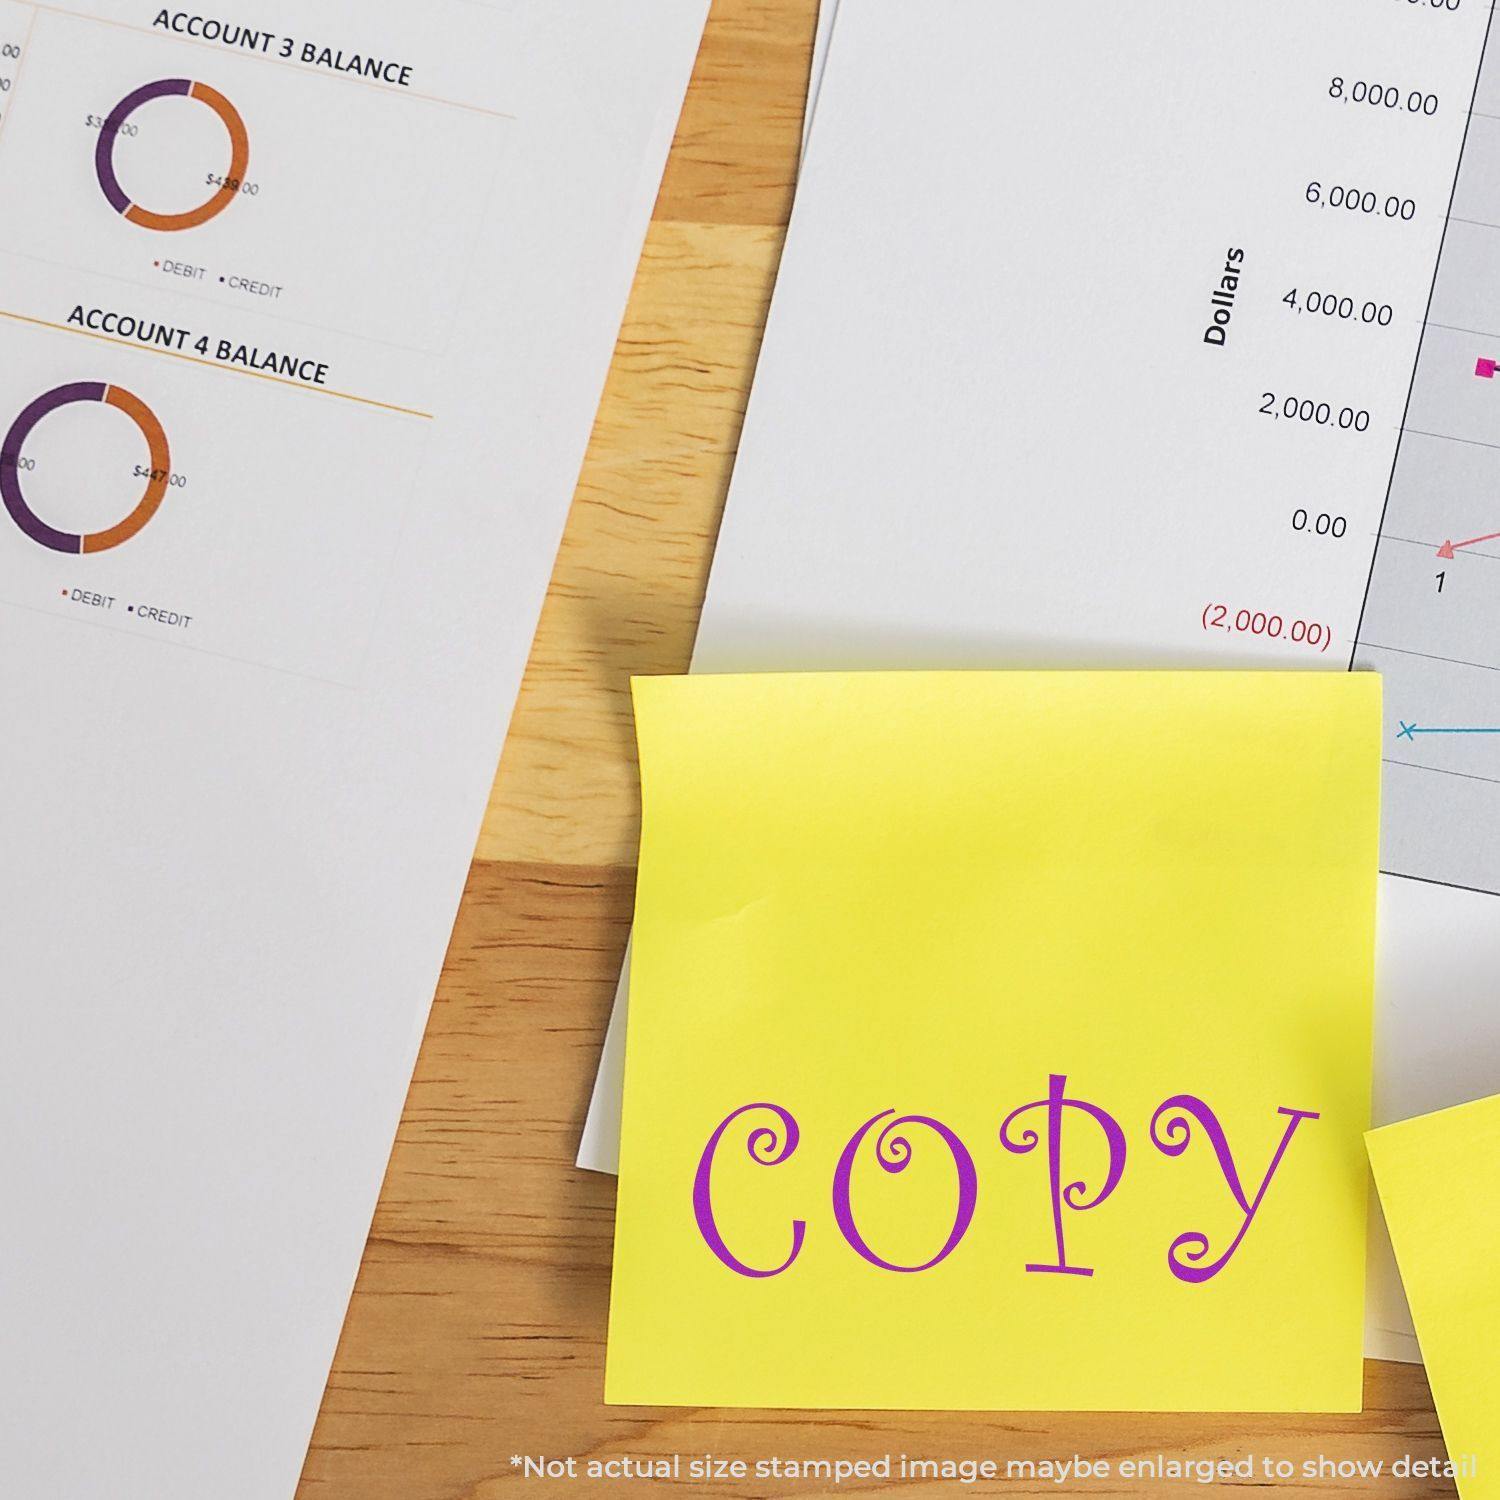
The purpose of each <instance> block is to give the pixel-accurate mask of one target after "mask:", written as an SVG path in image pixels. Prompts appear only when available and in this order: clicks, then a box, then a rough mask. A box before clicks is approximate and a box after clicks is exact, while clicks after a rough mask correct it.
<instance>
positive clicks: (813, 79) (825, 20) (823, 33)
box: [802, 0, 839, 154]
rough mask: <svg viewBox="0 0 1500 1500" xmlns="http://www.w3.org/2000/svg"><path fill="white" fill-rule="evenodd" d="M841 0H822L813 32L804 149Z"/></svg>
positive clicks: (805, 112)
mask: <svg viewBox="0 0 1500 1500" xmlns="http://www.w3.org/2000/svg"><path fill="white" fill-rule="evenodd" d="M838 13H839V0H820V4H819V6H818V26H817V30H816V31H815V32H814V33H813V51H812V65H811V67H810V68H809V69H808V75H807V104H806V105H805V106H804V107H803V111H802V150H803V152H804V154H805V153H806V151H807V143H808V142H809V141H810V140H811V139H812V128H813V116H814V115H815V114H816V113H817V108H818V91H819V90H820V89H821V88H822V87H823V68H824V66H825V65H826V63H827V62H828V44H829V42H830V41H832V39H833V23H834V21H835V20H836V19H837V18H838Z"/></svg>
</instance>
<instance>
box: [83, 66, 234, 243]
mask: <svg viewBox="0 0 1500 1500" xmlns="http://www.w3.org/2000/svg"><path fill="white" fill-rule="evenodd" d="M176 97H185V98H188V99H197V100H198V101H199V102H200V103H203V104H206V105H207V106H208V107H209V108H210V109H211V110H213V112H214V113H215V114H216V115H218V117H219V119H220V120H222V121H223V122H224V128H225V130H227V131H228V132H229V170H228V172H227V173H225V176H224V185H223V186H222V187H221V188H219V190H218V191H217V192H216V193H215V194H214V195H213V196H212V197H211V198H209V199H208V200H207V201H206V202H204V203H200V204H199V205H198V207H197V208H191V209H188V210H187V211H186V212H185V213H180V214H159V213H156V212H154V211H153V210H151V209H149V208H143V207H142V206H141V205H140V204H139V203H132V202H131V200H130V198H129V196H128V195H127V194H126V192H125V190H124V188H122V187H121V186H120V179H119V178H118V176H116V174H115V142H116V140H117V139H118V137H119V134H120V127H121V126H122V125H124V124H125V122H126V121H127V120H128V119H129V118H130V117H131V115H133V114H134V113H135V112H136V110H138V109H139V108H140V107H141V106H142V105H143V104H149V103H150V102H151V101H152V100H153V99H170V98H176ZM249 166H250V134H249V132H248V131H247V130H246V129H245V122H244V120H243V119H242V118H241V117H240V112H239V111H238V110H237V109H236V108H235V107H234V105H232V104H231V103H230V102H229V100H228V99H226V98H225V97H224V95H223V94H221V93H220V92H219V91H218V90H217V89H213V88H210V87H209V86H208V85H207V84H206V83H195V82H194V81H193V80H192V79H190V78H161V79H158V80H157V81H156V82H155V83H147V84H143V85H142V86H141V87H140V88H138V89H136V90H135V91H134V92H133V93H129V94H126V96H125V97H124V98H123V99H121V100H120V102H119V103H118V104H117V105H115V107H114V108H113V109H112V110H111V111H110V112H109V116H108V118H107V119H106V120H105V122H104V125H103V128H102V129H101V130H100V131H99V144H98V145H97V146H96V147H95V148H94V170H95V171H96V172H97V173H98V176H99V187H100V188H101V190H102V191H103V193H104V196H105V197H106V198H107V199H108V200H109V203H110V207H112V208H113V209H114V210H115V212H116V213H118V214H122V215H123V216H124V217H125V218H127V219H129V220H130V222H131V223H132V224H139V225H140V226H141V227H142V228H143V229H159V230H164V231H167V232H171V231H174V230H179V229H196V228H197V227H198V226H199V225H200V224H206V223H208V221H209V220H210V219H212V218H215V217H216V216H217V215H219V214H221V213H223V212H224V210H225V209H226V208H228V207H229V205H230V204H231V203H233V202H234V200H235V198H236V197H237V196H238V195H239V191H240V185H241V184H242V183H243V182H244V180H245V173H246V171H247V170H248V169H249Z"/></svg>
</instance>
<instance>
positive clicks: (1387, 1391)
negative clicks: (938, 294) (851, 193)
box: [299, 0, 1452, 1500]
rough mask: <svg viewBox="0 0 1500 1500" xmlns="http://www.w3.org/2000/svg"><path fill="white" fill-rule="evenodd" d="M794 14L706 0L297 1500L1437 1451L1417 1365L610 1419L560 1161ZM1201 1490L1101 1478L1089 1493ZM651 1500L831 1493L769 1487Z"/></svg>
mask: <svg viewBox="0 0 1500 1500" xmlns="http://www.w3.org/2000/svg"><path fill="white" fill-rule="evenodd" d="M815 12H816V5H815V0H715V4H714V7H713V16H712V19H711V21H710V23H709V27H708V31H707V34H706V36H705V38H704V43H703V50H702V53H701V55H700V58H699V61H698V67H697V72H696V75H695V77H694V80H693V85H692V89H691V92H690V94H689V96H688V101H687V107H686V110H685V112H684V114H683V118H682V123H681V127H680V129H679V132H678V135H677V141H676V144H675V146H674V148H673V152H672V158H671V162H670V164H669V166H668V168H667V173H666V179H665V182H664V184H663V187H662V191H661V196H660V199H659V201H658V203H657V205H656V212H655V216H654V221H653V223H652V226H651V232H650V235H649V237H648V239H647V241H646V247H645V254H644V257H643V259H642V261H641V267H640V273H639V276H638V278H637V281H636V285H635V291H634V294H633V296H632V299H631V303H630V309H629V312H628V314H627V316H626V319H625V324H624V328H623V330H622V332H621V335H620V341H619V345H618V347H617V349H616V353H615V360H614V366H613V368H612V370H611V372H610V377H609V382H608V386H607V388H606V390H605V393H604V400H603V404H602V406H601V408H600V411H599V415H598V419H597V422H596V424H595V428H594V434H593V441H592V445H591V447H590V450H589V455H588V461H587V464H586V466H585V468H584V472H583V476H582V481H581V483H580V485H579V488H578V493H577V497H576V499H575V501H574V504H573V510H572V515H571V517H570V520H569V524H568V529H567V535H566V537H565V539H564V541H563V545H562V551H561V553H560V555H559V558H558V562H557V567H556V571H555V573H554V575H553V579H552V586H551V591H550V594H549V596H548V600H547V605H546V609H545V610H544V612H543V615H542V620H541V627H540V629H539V631H538V633H537V638H536V644H535V647H534V649H533V651H532V655H531V664H530V668H529V671H528V675H527V678H526V684H525V687H524V689H523V691H522V693H521V699H520V704H519V707H518V709H517V712H516V716H515V721H514V724H513V727H512V729H511V733H510V739H509V742H508V743H507V745H506V747H505V754H504V758H503V759H502V761H501V765H500V771H499V776H498V778H497V780H496V783H495V789H494V793H493V796H492V799H491V802H490V808H489V814H488V817H487V819H486V821H485V826H484V832H483V834H482V835H481V837H480V840H479V845H478V849H477V851H476V859H475V863H474V867H473V870H472V872H471V874H470V877H469V884H468V891H467V894H466V896H465V899H464V904H463V909H462V911H461V912H460V914H459V918H458V925H457V928H456V930H455V932H454V935H453V943H452V947H451V949H450V951H449V954H448V962H447V967H446V969H445V971H444V975H443V980H442V985H441V987H440V988H439V991H438V995H437V1003H436V1006H435V1007H434V1009H433V1013H432V1021H431V1024H430V1026H429V1027H428V1031H427V1039H426V1043H425V1046H424V1047H423V1051H422V1056H421V1061H420V1062H419V1064H418V1066H417V1072H416V1079H415V1082H414V1083H413V1085H412V1090H411V1095H410V1098H409V1099H408V1101H407V1107H406V1113H405V1118H404V1119H403V1122H402V1125H401V1132H400V1136H399V1139H398V1141H397V1143H396V1149H395V1154H394V1156H393V1158H392V1161H391V1165H390V1171H389V1173H388V1175H387V1178H386V1183H385V1190H384V1193H383V1195H382V1197H381V1201H380V1208H379V1211H378V1213H377V1214H376V1217H375V1223H374V1228H373V1231H372V1233H371V1236H370V1241H369V1244H368V1246H367V1248H366V1251H365V1257H364V1264H363V1267H362V1269H361V1272H360V1278H359V1285H358V1288H357V1290H356V1292H355V1294H354V1301H353V1303H352V1305H351V1307H350V1310H349V1317H348V1321H347V1324H346V1326H345V1329H344V1335H343V1340H342V1342H341V1344H340V1347H339V1352H338V1358H337V1361H336V1363H335V1365H334V1370H333V1377H332V1380H331V1381H330V1383H329V1387H328V1392H327V1396H326V1398H325V1400H324V1403H323V1411H322V1415H321V1417H320V1419H319V1422H318V1427H317V1432H316V1436H315V1438H314V1441H313V1446H312V1451H311V1453H310V1455H309V1458H308V1461H307V1467H306V1471H305V1473H304V1477H303V1482H302V1487H301V1490H300V1492H299V1495H300V1500H495V1497H499V1496H502V1495H511V1494H519V1493H525V1494H528V1495H533V1494H535V1495H543V1494H554V1493H555V1494H570V1495H577V1496H587V1495H591V1494H595V1493H598V1492H599V1491H600V1489H601V1488H602V1486H591V1485H589V1484H587V1483H586V1482H584V1481H579V1482H576V1483H572V1484H568V1483H557V1484H552V1483H549V1482H547V1481H543V1480H536V1479H532V1480H530V1481H527V1480H525V1479H524V1478H523V1477H522V1475H521V1473H520V1471H518V1470H516V1469H514V1468H512V1466H511V1462H510V1460H511V1457H512V1455H515V1454H547V1455H550V1456H556V1457H564V1456H567V1455H570V1454H571V1455H578V1456H580V1457H583V1456H604V1455H612V1454H631V1455H635V1456H643V1457H644V1456H651V1455H657V1454H670V1453H672V1452H674V1451H681V1452H684V1453H714V1454H718V1455H723V1456H736V1455H738V1456H743V1457H746V1458H750V1459H754V1458H756V1457H760V1456H766V1455H772V1454H780V1455H784V1456H789V1457H829V1458H836V1457H866V1458H872V1457H878V1456H880V1455H881V1454H884V1453H886V1452H888V1451H889V1452H893V1453H902V1452H905V1453H909V1454H913V1455H922V1456H928V1457H937V1458H941V1457H964V1456H977V1457H983V1456H992V1457H999V1458H1002V1459H1003V1458H1027V1457H1030V1458H1044V1457H1064V1456H1071V1455H1072V1454H1074V1453H1075V1452H1076V1453H1080V1454H1083V1455H1086V1456H1103V1457H1109V1458H1112V1459H1118V1458H1121V1457H1125V1456H1129V1455H1139V1454H1156V1453H1158V1452H1160V1453H1165V1454H1168V1455H1177V1456H1182V1457H1198V1458H1201V1457H1222V1456H1234V1455H1239V1454H1244V1453H1246V1452H1252V1453H1255V1454H1257V1455H1263V1456H1274V1457H1279V1458H1285V1459H1292V1460H1294V1461H1296V1462H1297V1464H1298V1465H1299V1466H1300V1464H1301V1462H1302V1461H1303V1460H1304V1459H1306V1458H1315V1457H1316V1456H1318V1455H1320V1454H1326V1455H1328V1456H1330V1457H1333V1458H1342V1459H1360V1458H1364V1459H1375V1458H1383V1459H1385V1460H1386V1461H1387V1462H1388V1463H1389V1462H1390V1461H1392V1460H1394V1459H1396V1458H1399V1457H1400V1456H1401V1455H1403V1454H1406V1453H1414V1454H1420V1455H1438V1454H1441V1452H1442V1443H1441V1438H1440V1437H1439V1435H1438V1429H1437V1422H1436V1419H1435V1418H1434V1416H1433V1412H1432V1405H1431V1400H1430V1397H1429V1395H1428V1391H1427V1385H1426V1382H1425V1380H1424V1378H1423V1375H1422V1372H1421V1370H1420V1369H1417V1368H1412V1367H1407V1366H1400V1365H1384V1364H1374V1363H1372V1364H1370V1365H1369V1366H1368V1367H1367V1378H1366V1385H1365V1404H1366V1411H1365V1413H1364V1415H1363V1416H1358V1417H1301V1418H1291V1419H1288V1418H1285V1417H1281V1418H1270V1419H1266V1418H1258V1419H1255V1418H1252V1419H1240V1418H1225V1417H1213V1416H1183V1417H1153V1416H1117V1417H1074V1416H1036V1415H1030V1416H1025V1417H1006V1416H975V1415H949V1414H928V1415H914V1416H902V1415H892V1416H881V1417H878V1418H872V1417H864V1416H859V1415H853V1414H841V1413H833V1414H827V1415H822V1414H800V1415H799V1414H790V1415H788V1414H775V1413H764V1412H724V1411H680V1410H672V1411H661V1410H644V1409H642V1410H637V1409H628V1408H620V1407H612V1408H608V1407H605V1406H604V1405H603V1403H602V1400H601V1393H602V1386H603V1369H604V1330H605V1319H606V1312H607V1308H608V1298H609V1265H610V1242H611V1232H612V1225H613V1211H614V1184H613V1181H612V1179H607V1178H603V1177H598V1176H595V1175H593V1174H590V1173H587V1172H580V1171H578V1170H577V1169H576V1168H575V1167H574V1166H573V1165H572V1162H573V1155H574V1151H575V1149H576V1146H577V1142H578V1133H579V1128H580V1124H581V1122H582V1119H583V1113H584V1107H585V1103H586V1101H587V1098H588V1093H589V1088H590V1085H591V1082H592V1079H593V1076H594V1066H595V1062H596V1060H597V1057H598V1053H599V1045H600V1041H601V1038H602V1037H603V1034H604V1025H605V1020H606V1017H607V1016H608V1013H609V1007H610V1002H611V999H612V997H613V993H614V985H615V977H616V973H617V971H618V967H619V962H620V956H621V953H622V951H623V949H624V946H625V937H626V930H627V927H628V924H629V917H630V902H631V893H632V883H633V866H634V859H635V841H636V818H637V809H636V785H635V763H634V755H633V751H632V735H631V723H630V712H629V701H628V689H627V684H628V681H629V678H630V676H631V674H632V673H640V672H680V671H682V670H684V669H685V668H686V666H687V663H688V657H689V654H690V651H691V647H692V640H693V633H694V629H695V625H696V621H697V616H698V610H699V608H700V605H701V603H702V599H703V590H704V585H705V582H706V580H707V575H708V566H709V561H710V558H711V556H712V551H713V539H714V535H715V532H716V530H717V526H718V519H719V513H720V509H721V507H722V505H723V500H724V493H725V489H726V486H727V484H728V480H729V473H730V467H731V464H732V462H733V457H734V451H735V446H736V443H737V441H738V437H739V429H740V421H741V417H742V415H743V412H744V406H745V399H746V394H747V392H748V390H749V386H750V379H751V375H752V373H753V370H754V364H755V357H756V352H757V350H758V347H759V342H760V335H761V330H762V326H763V324H764V320H765V314H766V308H767V304H768V302H769V299H770V294H771V287H772V281H773V278H774V276H775V271H776V265H777V260H778V257H779V255H780V250H781V241H782V234H783V230H784V227H785V224H786V219H787V214H788V211H789V209H790V206H791V199H792V188H793V183H794V180H795V174H796V164H797V154H798V150H799V145H800V132H801V125H802V103H803V96H804V93H805V89H806V84H807V73H808V60H809V55H810V47H811V40H812V31H813V23H814V18H815ZM877 1483H878V1482H877ZM882 1487H884V1488H894V1487H893V1486H882ZM645 1488H646V1486H645V1485H644V1484H641V1483H630V1484H623V1485H612V1486H610V1490H611V1491H612V1492H614V1491H618V1492H620V1493H626V1492H629V1493H641V1492H643V1491H644V1489H645ZM968 1488H970V1490H971V1491H972V1490H975V1489H977V1490H979V1491H980V1492H983V1491H984V1490H985V1488H986V1487H984V1486H971V1487H968ZM988 1488H989V1490H990V1492H994V1491H995V1488H996V1487H994V1486H991V1487H988ZM1195 1488H1196V1487H1195V1486H1192V1485H1183V1484H1175V1485H1170V1484H1161V1485H1155V1486H1153V1485H1138V1486H1135V1487H1122V1486H1121V1485H1120V1484H1119V1483H1118V1482H1117V1481H1111V1482H1106V1483H1102V1484H1097V1485H1093V1486H1089V1487H1088V1491H1087V1492H1088V1493H1090V1494H1094V1495H1100V1496H1108V1495H1121V1494H1134V1495H1144V1494H1152V1493H1161V1494H1167V1493H1172V1494H1176V1495H1179V1496H1183V1495H1188V1494H1191V1493H1193V1492H1194V1490H1195ZM1375 1488H1378V1491H1379V1493H1380V1494H1382V1495H1383V1496H1389V1497H1395V1496H1409V1495H1428V1494H1433V1495H1436V1494H1451V1493H1452V1487H1451V1486H1450V1485H1449V1484H1447V1483H1446V1482H1442V1481H1404V1482H1403V1481H1396V1480H1389V1479H1387V1480H1384V1481H1382V1482H1381V1483H1379V1484H1378V1486H1373V1485H1370V1484H1369V1483H1360V1482H1353V1483H1350V1482H1346V1481H1340V1480H1335V1479H1329V1480H1325V1481H1323V1482H1321V1483H1317V1482H1306V1483H1304V1482H1295V1483H1294V1482H1288V1483H1287V1484H1285V1485H1278V1486H1277V1493H1285V1494H1288V1495H1291V1494H1307V1493H1312V1492H1314V1491H1316V1492H1320V1493H1323V1494H1347V1493H1350V1492H1353V1491H1358V1490H1362V1489H1375ZM869 1489H870V1486H868V1485H857V1484H856V1485H847V1486H844V1487H842V1489H841V1490H840V1491H838V1492H840V1493H842V1492H849V1491H855V1490H863V1491H864V1492H866V1493H868V1492H869ZM662 1492H663V1493H665V1492H667V1491H665V1490H664V1491H662ZM670 1492H673V1493H697V1494H714V1495H731V1494H732V1495H736V1496H769V1495H777V1494H797V1495H806V1496H812V1495H824V1494H833V1493H835V1492H836V1491H835V1490H834V1489H833V1488H832V1487H831V1486H829V1487H824V1486H821V1485H819V1484H818V1483H815V1482H814V1483H802V1484H782V1485H778V1484H777V1483H776V1482H775V1481H767V1482H765V1483H762V1484H759V1485H757V1484H754V1483H741V1484H737V1485H732V1486H731V1485H728V1484H722V1485H713V1486H707V1487H703V1488H698V1489H693V1488H691V1487H690V1486H689V1485H687V1484H686V1483H682V1484H680V1485H675V1486H672V1487H671V1491H670ZM899 1492H900V1493H901V1494H903V1495H905V1494H911V1495H929V1494H930V1495H936V1494H939V1493H942V1494H952V1493H954V1492H955V1487H954V1486H953V1485H952V1484H951V1483H950V1484H939V1483H936V1482H934V1483H931V1484H927V1483H920V1484H911V1485H907V1486H903V1487H900V1489H899ZM1058 1492H1059V1489H1058V1487H1057V1486H1056V1485H1053V1484H1050V1483H1039V1484H1037V1485H1036V1486H1035V1487H1034V1488H1031V1487H1028V1486H1026V1485H1024V1484H1012V1485H1009V1486H1006V1487H1005V1493H1007V1494H1015V1495H1022V1494H1028V1493H1035V1494H1057V1493H1058ZM1199 1492H1200V1493H1201V1490H1199Z"/></svg>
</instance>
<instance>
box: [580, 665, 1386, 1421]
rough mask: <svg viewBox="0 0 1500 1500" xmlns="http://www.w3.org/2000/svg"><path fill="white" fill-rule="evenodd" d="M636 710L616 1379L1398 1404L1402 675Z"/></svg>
mask: <svg viewBox="0 0 1500 1500" xmlns="http://www.w3.org/2000/svg"><path fill="white" fill-rule="evenodd" d="M635 699H636V715H637V727H638V735H639V741H640V751H641V774H642V785H643V795H644V828H643V833H642V842H641V868H640V884H639V891H638V896H637V910H636V926H635V945H634V959H633V969H632V984H631V993H630V1007H629V1029H628V1034H627V1051H626V1077H625V1088H626V1098H625V1117H624V1125H623V1140H622V1155H621V1164H620V1197H619V1214H618V1221H617V1228H616V1241H615V1268H614V1288H613V1296H612V1306H611V1312H610V1339H609V1362H608V1372H607V1377H606V1398H607V1399H608V1400H609V1401H611V1402H621V1403H645V1404H668V1405H676V1404H681V1405H695V1406H697V1405H712V1406H767V1407H854V1408H892V1407H895V1408H913V1407H932V1408H971V1409H972V1408H989V1409H996V1410H1016V1409H1033V1410H1035V1409H1061V1410H1111V1409H1115V1410H1192V1411H1205V1410H1219V1411H1223V1410H1261V1411H1286V1410H1327V1411H1353V1410H1357V1409H1358V1408H1359V1404H1360V1395H1361V1373H1362V1362H1361V1342H1362V1311H1363V1300H1364V1248H1365V1229H1366V1214H1367V1208H1368V1173H1367V1169H1366V1165H1365V1160H1364V1152H1363V1149H1362V1134H1363V1131H1364V1130H1365V1129H1366V1127H1367V1126H1368V1124H1369V1095H1370V1067H1371V1061H1370V1051H1371V1044H1370V1028H1371V986H1372V975H1371V969H1372V950H1373V944H1374V937H1373V928H1374V901H1375V887H1376V871H1377V822H1378V795H1379V793H1378V787H1379V742H1380V728H1379V723H1380V684H1379V681H1378V679H1376V678H1374V677H1370V676H1363V675H1360V676H1347V675H1343V674H1339V675H1323V674H1290V673H1263V674H1251V673H1207V672H1205V673H938V674H866V675H833V676H802V677H690V678H679V679H649V680H641V681H638V682H637V683H636V686H635Z"/></svg>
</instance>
